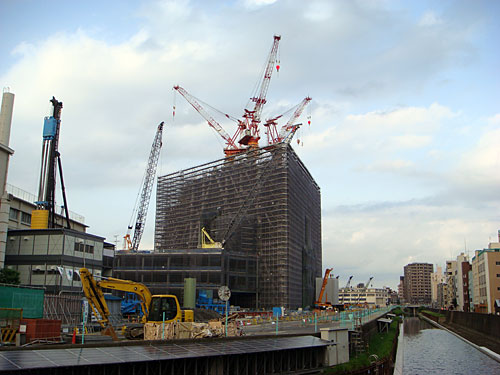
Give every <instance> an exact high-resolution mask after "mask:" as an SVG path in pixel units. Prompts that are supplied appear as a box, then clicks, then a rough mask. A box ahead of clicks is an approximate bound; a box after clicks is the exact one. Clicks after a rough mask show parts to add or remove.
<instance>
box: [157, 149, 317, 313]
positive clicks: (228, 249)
mask: <svg viewBox="0 0 500 375" xmlns="http://www.w3.org/2000/svg"><path fill="white" fill-rule="evenodd" d="M202 228H205V230H206V231H207V232H208V234H209V237H211V239H212V240H213V241H215V242H220V243H221V245H222V247H223V250H222V251H221V253H222V255H221V263H222V264H221V265H220V267H214V268H212V269H213V270H214V272H219V273H221V277H220V278H214V280H217V282H218V281H219V280H220V282H221V284H222V283H223V284H226V285H228V286H229V288H230V289H231V291H232V297H231V303H232V304H235V305H241V306H246V307H272V306H285V307H290V308H297V307H301V306H309V305H311V304H312V303H313V300H314V287H315V284H314V283H315V278H316V277H317V276H321V197H320V189H319V187H318V185H317V184H316V182H315V181H314V179H313V178H312V176H311V174H310V173H309V171H308V170H307V169H306V167H305V166H304V164H303V163H302V162H301V160H300V159H299V158H298V156H297V154H296V153H295V152H294V151H293V149H292V148H291V147H290V146H289V145H286V144H279V145H275V146H273V147H272V148H267V149H266V148H261V149H256V150H254V151H250V152H247V153H242V154H239V155H235V156H233V157H230V158H224V159H221V160H217V161H214V162H211V163H207V164H203V165H200V166H197V167H194V168H190V169H186V170H182V171H179V172H176V173H172V174H169V175H165V176H161V177H159V178H158V187H157V202H156V228H155V251H156V252H171V251H173V250H175V251H179V249H186V250H188V249H194V248H201V247H203V246H202V242H203V240H204V236H205V235H203V234H202ZM206 237H208V236H206ZM211 245H212V246H213V244H211ZM187 254H188V253H187V252H186V255H187ZM198 258H200V257H192V256H186V259H185V262H184V263H182V264H180V265H179V267H178V268H177V269H178V271H182V268H184V269H186V270H188V269H189V270H190V272H189V273H186V274H185V277H193V276H194V277H196V272H195V270H198V271H199V272H203V273H205V272H207V271H208V272H209V271H210V268H211V266H210V265H209V264H208V263H207V262H206V261H204V259H203V256H201V258H200V259H198ZM232 259H234V260H232ZM194 262H196V263H194ZM198 263H199V264H198ZM193 267H194V268H193ZM193 272H194V273H195V274H194V275H193ZM200 276H201V275H200ZM207 280H209V279H208V277H207ZM218 286H220V285H214V289H215V288H216V287H218Z"/></svg>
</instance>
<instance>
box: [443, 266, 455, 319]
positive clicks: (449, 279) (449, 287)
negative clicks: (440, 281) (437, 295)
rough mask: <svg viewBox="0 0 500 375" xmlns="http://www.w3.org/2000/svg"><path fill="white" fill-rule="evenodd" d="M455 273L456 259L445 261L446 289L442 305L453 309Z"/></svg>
mask: <svg viewBox="0 0 500 375" xmlns="http://www.w3.org/2000/svg"><path fill="white" fill-rule="evenodd" d="M456 273H457V261H456V260H448V261H446V291H445V292H444V305H445V308H446V309H452V310H454V309H455V308H456V307H457V286H456V279H455V275H456Z"/></svg>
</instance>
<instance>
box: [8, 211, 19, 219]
mask: <svg viewBox="0 0 500 375" xmlns="http://www.w3.org/2000/svg"><path fill="white" fill-rule="evenodd" d="M18 217H19V210H16V209H15V208H11V209H10V211H9V219H10V220H15V221H17V218H18Z"/></svg>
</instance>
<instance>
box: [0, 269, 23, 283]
mask: <svg viewBox="0 0 500 375" xmlns="http://www.w3.org/2000/svg"><path fill="white" fill-rule="evenodd" d="M0 283H2V284H13V285H19V284H20V283H21V280H20V279H19V272H18V271H16V270H12V269H10V268H2V269H0Z"/></svg>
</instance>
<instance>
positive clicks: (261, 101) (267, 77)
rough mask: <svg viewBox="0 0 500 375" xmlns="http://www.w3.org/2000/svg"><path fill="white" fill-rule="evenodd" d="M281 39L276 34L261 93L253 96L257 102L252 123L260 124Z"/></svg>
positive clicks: (253, 99)
mask: <svg viewBox="0 0 500 375" xmlns="http://www.w3.org/2000/svg"><path fill="white" fill-rule="evenodd" d="M280 40H281V36H280V35H275V36H274V40H273V45H272V47H271V52H269V57H268V59H267V66H266V69H265V71H264V77H263V79H262V83H261V85H260V90H258V91H259V95H258V96H257V97H255V96H254V97H253V98H251V100H252V101H253V102H254V103H255V106H254V109H253V118H252V125H253V124H254V123H255V124H258V123H259V122H260V115H261V113H262V108H263V107H264V104H266V96H267V91H268V90H269V83H270V82H271V76H272V74H273V70H274V65H275V64H276V55H277V53H278V45H279V42H280Z"/></svg>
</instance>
